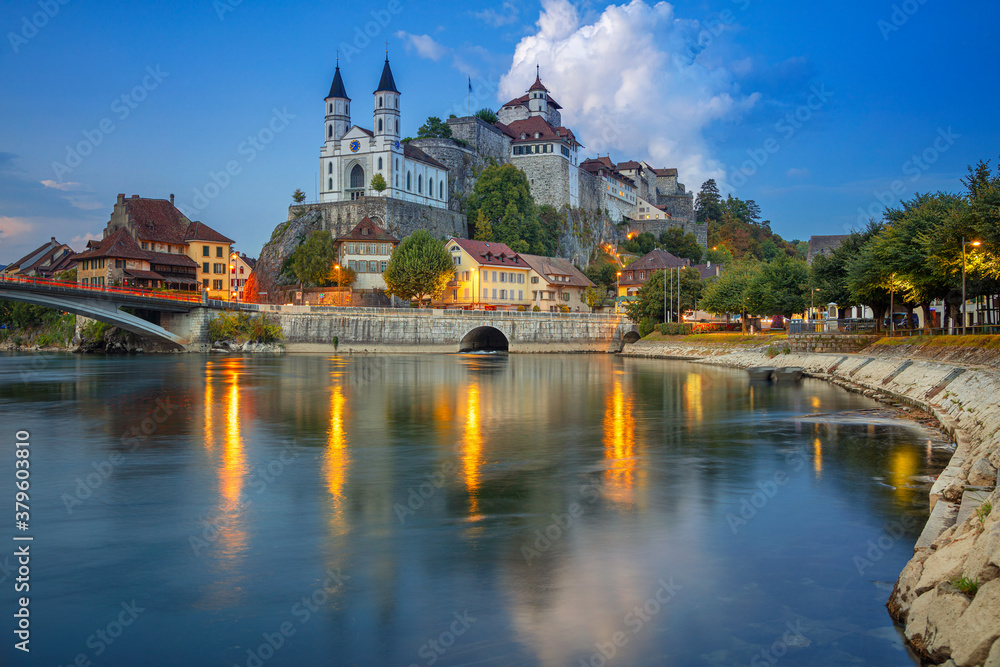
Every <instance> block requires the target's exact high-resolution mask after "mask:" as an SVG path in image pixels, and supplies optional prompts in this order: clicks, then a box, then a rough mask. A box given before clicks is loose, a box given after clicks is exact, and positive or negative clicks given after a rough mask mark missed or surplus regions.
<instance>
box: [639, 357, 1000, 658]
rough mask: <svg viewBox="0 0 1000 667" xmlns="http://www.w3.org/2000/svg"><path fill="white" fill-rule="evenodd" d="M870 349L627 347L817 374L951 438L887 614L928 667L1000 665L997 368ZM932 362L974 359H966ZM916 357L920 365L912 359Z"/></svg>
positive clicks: (982, 361)
mask: <svg viewBox="0 0 1000 667" xmlns="http://www.w3.org/2000/svg"><path fill="white" fill-rule="evenodd" d="M900 352H901V350H900V349H899V348H898V347H895V346H883V345H872V346H870V347H868V348H866V349H865V350H862V352H861V353H859V354H798V353H794V352H793V353H789V354H778V355H776V356H773V357H772V356H769V355H768V354H767V351H766V348H765V347H756V348H753V347H741V348H732V347H731V348H726V347H723V346H710V347H704V346H703V348H699V347H697V346H695V345H690V344H685V343H683V342H675V343H649V342H645V341H640V342H638V343H635V344H633V345H627V346H626V347H625V350H623V352H622V354H624V355H625V356H640V357H659V358H671V359H681V358H685V359H691V360H700V362H701V363H710V364H720V365H725V366H734V367H738V368H748V367H751V366H761V365H768V366H775V367H779V368H780V367H788V366H799V367H802V368H804V369H806V371H807V372H808V373H809V374H810V375H812V376H814V377H819V378H823V379H826V380H829V381H832V382H836V383H837V384H840V385H841V386H845V387H847V388H849V389H853V390H855V391H860V392H863V393H865V394H866V395H869V396H875V397H878V398H884V397H891V398H892V399H895V400H898V401H901V402H904V403H909V404H911V405H915V406H917V407H919V408H921V409H923V410H926V411H927V412H929V413H931V414H933V415H934V416H935V417H936V418H937V420H938V421H939V423H940V424H941V426H942V427H943V428H944V429H945V431H946V432H948V433H949V434H950V435H951V436H952V437H953V438H954V439H955V441H956V443H957V448H956V450H955V454H954V455H953V456H952V459H951V463H950V464H949V465H948V467H947V468H946V469H945V470H944V471H943V472H942V473H941V475H940V476H939V478H938V480H937V482H936V483H935V484H934V487H933V488H932V490H931V497H930V504H931V508H932V512H931V517H930V519H929V521H928V523H927V526H926V527H925V529H924V533H923V534H922V535H921V537H920V539H919V540H918V541H917V545H916V548H915V549H914V555H913V558H912V560H910V562H909V563H908V564H907V566H906V567H905V568H904V569H903V572H902V574H901V575H900V577H899V580H898V581H897V582H896V585H895V587H894V589H893V591H892V595H891V596H890V598H889V601H888V603H887V607H888V609H889V613H890V614H891V615H892V617H893V618H894V619H895V620H896V621H898V622H899V623H900V624H901V625H902V626H903V627H904V628H905V633H906V637H907V640H908V641H909V642H910V644H911V646H912V647H913V648H914V650H916V651H917V652H918V653H919V654H920V655H921V657H922V658H924V659H925V660H927V661H929V662H930V663H932V664H944V665H948V666H955V667H972V666H973V665H985V666H989V667H1000V511H997V510H996V507H997V506H998V504H1000V491H998V489H997V488H996V482H997V469H998V468H1000V402H998V400H997V397H998V396H1000V371H997V370H996V355H990V354H988V353H985V352H982V351H980V352H976V353H974V354H973V355H972V357H974V358H975V361H974V362H973V363H978V364H989V365H990V367H985V368H984V367H981V366H980V367H971V366H966V365H962V364H960V363H956V362H955V361H944V360H942V361H923V360H920V359H919V357H924V358H927V357H928V356H929V355H923V354H917V353H916V352H917V351H916V350H910V353H909V354H907V355H901V354H900ZM935 356H936V357H937V358H938V359H945V358H948V359H951V358H962V359H963V360H964V359H967V358H972V357H970V356H969V353H968V352H966V353H965V354H963V355H961V356H960V357H958V356H955V355H950V356H948V355H946V354H944V353H936V354H935ZM915 357H916V358H915Z"/></svg>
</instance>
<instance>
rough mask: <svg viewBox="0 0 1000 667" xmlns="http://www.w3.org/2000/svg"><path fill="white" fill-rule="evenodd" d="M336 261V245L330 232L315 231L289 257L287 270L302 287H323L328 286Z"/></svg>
mask: <svg viewBox="0 0 1000 667" xmlns="http://www.w3.org/2000/svg"><path fill="white" fill-rule="evenodd" d="M336 261H337V245H336V244H335V243H334V241H333V236H331V235H330V232H328V231H324V230H322V229H317V230H316V231H314V232H313V233H312V234H310V235H309V236H308V237H307V238H306V240H305V241H303V242H302V244H301V245H300V246H299V247H298V248H296V249H295V252H293V253H292V255H291V257H289V264H288V266H289V268H290V269H291V270H292V273H293V274H294V275H295V278H296V279H297V280H298V281H299V282H300V283H302V284H303V285H310V286H314V287H323V286H325V285H329V284H330V273H331V272H332V271H333V265H334V264H335V263H336Z"/></svg>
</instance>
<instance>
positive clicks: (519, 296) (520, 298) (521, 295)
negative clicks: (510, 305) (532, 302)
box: [517, 290, 524, 301]
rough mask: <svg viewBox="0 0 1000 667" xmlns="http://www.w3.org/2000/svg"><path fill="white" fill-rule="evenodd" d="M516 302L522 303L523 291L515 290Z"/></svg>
mask: <svg viewBox="0 0 1000 667" xmlns="http://www.w3.org/2000/svg"><path fill="white" fill-rule="evenodd" d="M517 300H518V301H524V291H523V290H517Z"/></svg>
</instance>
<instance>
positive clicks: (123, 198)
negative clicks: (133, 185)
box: [118, 193, 125, 204]
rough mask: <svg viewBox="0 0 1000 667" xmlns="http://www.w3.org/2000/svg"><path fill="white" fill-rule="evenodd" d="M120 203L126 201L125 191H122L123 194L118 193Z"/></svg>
mask: <svg viewBox="0 0 1000 667" xmlns="http://www.w3.org/2000/svg"><path fill="white" fill-rule="evenodd" d="M118 203H119V204H124V203H125V194H124V193H121V194H119V195H118Z"/></svg>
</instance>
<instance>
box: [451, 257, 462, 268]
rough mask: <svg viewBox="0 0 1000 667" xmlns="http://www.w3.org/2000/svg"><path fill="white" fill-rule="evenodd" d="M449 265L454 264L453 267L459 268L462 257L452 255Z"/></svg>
mask: <svg viewBox="0 0 1000 667" xmlns="http://www.w3.org/2000/svg"><path fill="white" fill-rule="evenodd" d="M451 263H452V264H454V265H455V266H461V265H462V256H461V255H452V256H451Z"/></svg>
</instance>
